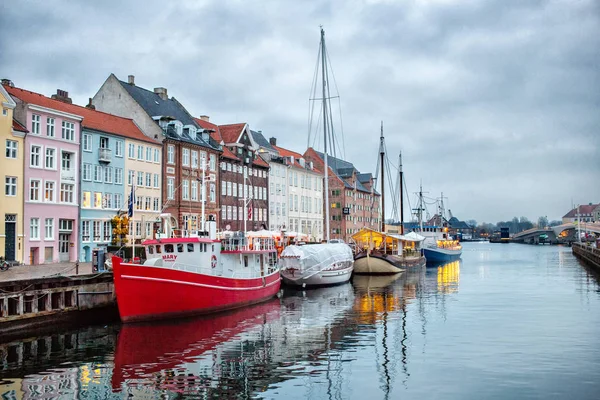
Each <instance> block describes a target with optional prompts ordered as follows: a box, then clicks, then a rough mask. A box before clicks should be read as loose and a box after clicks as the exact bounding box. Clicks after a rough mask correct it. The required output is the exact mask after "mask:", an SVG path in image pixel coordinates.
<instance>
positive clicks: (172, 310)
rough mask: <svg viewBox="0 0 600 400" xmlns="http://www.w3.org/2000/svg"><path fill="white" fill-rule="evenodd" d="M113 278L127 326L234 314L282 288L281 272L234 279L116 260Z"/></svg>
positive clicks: (267, 297)
mask: <svg viewBox="0 0 600 400" xmlns="http://www.w3.org/2000/svg"><path fill="white" fill-rule="evenodd" d="M113 275H114V283H115V293H116V297H117V305H118V307H119V314H120V316H121V320H122V321H123V322H136V321H143V320H149V319H160V318H174V317H181V316H187V315H196V314H208V313H213V312H219V311H224V310H231V309H235V308H238V307H242V306H246V305H249V304H255V303H260V302H263V301H266V300H268V299H270V298H272V297H273V296H275V295H276V294H277V292H278V291H279V288H280V286H281V278H280V276H279V272H278V271H276V272H274V273H272V274H270V275H267V276H265V277H262V278H252V279H232V278H225V277H220V276H211V275H205V274H199V273H192V272H186V271H178V270H173V269H168V268H162V267H152V266H141V265H138V264H125V263H121V261H120V259H118V258H113Z"/></svg>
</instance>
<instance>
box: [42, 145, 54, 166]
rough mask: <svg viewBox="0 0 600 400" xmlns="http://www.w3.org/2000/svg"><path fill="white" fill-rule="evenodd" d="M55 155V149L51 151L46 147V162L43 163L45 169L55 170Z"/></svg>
mask: <svg viewBox="0 0 600 400" xmlns="http://www.w3.org/2000/svg"><path fill="white" fill-rule="evenodd" d="M55 155H56V149H51V148H50V147H46V161H45V163H44V166H45V167H46V169H56V164H55V158H56V157H55Z"/></svg>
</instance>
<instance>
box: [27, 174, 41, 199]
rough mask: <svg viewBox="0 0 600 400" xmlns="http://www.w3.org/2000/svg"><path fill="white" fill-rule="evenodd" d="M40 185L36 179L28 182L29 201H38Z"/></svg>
mask: <svg viewBox="0 0 600 400" xmlns="http://www.w3.org/2000/svg"><path fill="white" fill-rule="evenodd" d="M40 186H41V181H40V180H38V179H33V180H31V181H30V182H29V187H30V188H29V200H30V201H40V200H41V196H40Z"/></svg>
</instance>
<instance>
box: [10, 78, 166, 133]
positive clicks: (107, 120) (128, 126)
mask: <svg viewBox="0 0 600 400" xmlns="http://www.w3.org/2000/svg"><path fill="white" fill-rule="evenodd" d="M4 88H5V89H6V91H7V92H8V93H10V94H11V96H14V97H17V98H18V99H20V100H22V101H24V102H26V103H30V104H35V105H37V106H41V107H46V108H50V109H53V110H58V111H62V112H67V113H70V114H75V115H79V116H80V117H83V121H82V125H83V126H84V127H85V128H90V129H95V130H99V131H102V132H106V133H113V134H115V135H119V136H125V137H128V138H130V139H136V140H141V141H144V142H149V143H153V144H159V142H157V141H155V140H152V139H150V138H149V137H148V136H146V135H144V134H143V133H142V131H141V130H140V129H139V128H138V127H137V125H136V124H135V123H134V122H133V120H131V119H129V118H123V117H117V116H116V115H112V114H107V113H104V112H101V111H96V110H92V109H89V108H86V107H82V106H78V105H75V104H67V103H63V102H62V101H59V100H54V99H51V98H49V97H46V96H44V95H41V94H39V93H35V92H31V91H29V90H25V89H20V88H16V87H10V86H4Z"/></svg>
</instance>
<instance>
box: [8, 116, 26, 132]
mask: <svg viewBox="0 0 600 400" xmlns="http://www.w3.org/2000/svg"><path fill="white" fill-rule="evenodd" d="M12 128H13V130H15V131H17V132H25V133H28V132H29V131H28V130H27V128H25V125H23V124H22V123H20V122H19V121H17V120H16V119H14V118H13V123H12Z"/></svg>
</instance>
